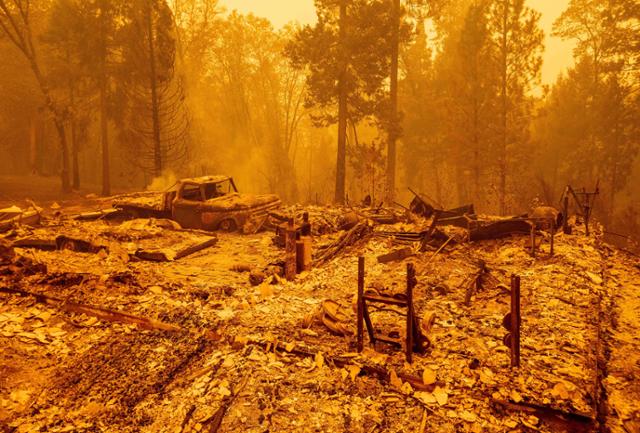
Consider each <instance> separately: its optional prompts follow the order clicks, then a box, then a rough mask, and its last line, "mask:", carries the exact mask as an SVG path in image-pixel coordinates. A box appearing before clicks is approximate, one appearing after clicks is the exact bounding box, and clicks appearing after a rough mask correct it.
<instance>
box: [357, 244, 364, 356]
mask: <svg viewBox="0 0 640 433" xmlns="http://www.w3.org/2000/svg"><path fill="white" fill-rule="evenodd" d="M363 322H364V257H362V256H360V257H358V323H357V326H358V352H362V349H363V346H364V326H363Z"/></svg>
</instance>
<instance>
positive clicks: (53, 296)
mask: <svg viewBox="0 0 640 433" xmlns="http://www.w3.org/2000/svg"><path fill="white" fill-rule="evenodd" d="M287 211H290V212H291V213H290V214H289V215H292V216H293V215H295V216H299V217H301V216H302V214H304V213H305V212H307V213H308V214H309V219H310V221H311V230H312V234H313V235H314V236H313V243H314V249H313V251H314V257H313V258H314V260H313V266H312V268H311V269H306V270H302V271H301V272H300V273H299V274H298V275H297V276H296V278H295V279H294V280H291V281H287V280H286V279H284V278H281V277H280V274H279V273H277V272H275V273H274V272H271V269H272V268H273V267H274V266H275V265H274V264H278V263H282V261H283V257H284V255H285V254H286V252H285V251H283V250H282V249H281V248H279V247H278V246H277V245H274V243H273V235H272V234H271V233H266V232H262V233H256V234H251V235H240V234H234V233H220V234H218V235H217V236H215V237H214V236H213V235H212V234H211V233H209V232H202V231H199V230H183V229H181V228H179V227H176V226H175V224H174V223H173V222H171V221H165V220H161V219H157V220H133V221H128V222H125V223H121V224H120V223H118V222H115V221H107V220H105V219H98V220H95V221H84V220H83V221H81V220H78V219H66V218H62V219H56V220H55V221H49V222H47V221H44V222H43V225H42V226H41V227H39V228H28V227H24V226H22V227H20V228H19V229H15V230H13V232H11V233H9V234H8V235H7V236H6V237H5V238H3V239H0V344H2V345H3V351H2V357H1V358H0V373H1V374H0V426H2V428H4V429H6V430H10V431H15V432H31V431H38V430H40V431H50V432H62V431H105V432H109V431H112V432H116V431H117V432H120V431H149V432H155V431H172V432H174V431H175V432H190V431H194V432H196V431H211V432H216V431H243V432H245V431H246V432H263V431H267V430H268V431H353V432H371V431H396V430H397V429H398V428H399V426H403V427H402V428H403V429H405V430H407V431H423V432H424V431H439V432H440V431H441V432H454V431H458V432H480V431H487V432H511V431H541V432H574V431H585V432H589V431H597V429H598V428H599V426H607V427H608V428H610V429H611V431H615V432H618V431H619V432H625V431H636V430H637V429H638V425H639V423H640V407H639V406H638V401H640V384H639V383H638V379H637V378H638V377H640V358H639V355H638V354H639V353H640V342H639V341H638V339H637V332H638V329H637V328H638V325H637V323H636V322H637V317H638V316H639V315H640V287H639V283H638V282H639V281H640V269H638V268H637V267H636V265H637V261H634V259H632V257H631V256H628V255H626V253H624V252H622V251H620V250H617V249H614V248H612V247H610V246H608V245H606V244H603V243H602V242H601V237H600V234H601V229H600V227H599V226H598V225H597V224H595V222H593V221H592V224H591V227H590V228H591V231H592V235H591V236H589V237H587V236H586V234H585V232H584V230H583V227H582V226H579V225H576V224H575V221H574V220H571V223H572V225H573V227H572V228H573V233H572V234H571V235H569V234H565V233H563V232H560V233H559V234H557V235H556V239H555V241H556V242H555V254H554V255H553V256H551V255H550V254H546V253H547V252H548V251H549V249H550V245H549V244H548V243H544V244H542V245H540V246H538V249H539V250H540V251H542V252H543V253H544V254H538V255H536V256H532V255H531V251H530V248H529V247H530V237H529V234H530V232H529V231H527V232H526V233H525V234H523V235H510V236H504V237H503V236H498V237H497V238H491V239H486V240H478V241H475V242H468V240H469V233H470V232H469V230H468V228H462V227H459V226H457V225H451V224H438V218H437V216H435V215H434V216H432V217H431V218H423V217H416V216H415V215H414V216H410V217H407V216H406V215H403V214H401V213H398V212H395V211H392V210H389V211H388V212H387V211H386V210H384V209H382V208H379V209H374V210H362V209H354V210H352V211H351V210H349V212H345V210H344V209H342V210H335V209H334V210H332V211H331V212H330V211H328V210H325V209H324V208H318V207H309V208H303V207H295V208H290V209H287ZM351 212H353V214H355V218H354V217H353V215H346V214H348V213H351ZM381 215H384V217H383V216H381ZM389 215H394V217H393V218H391V217H389ZM493 220H494V221H496V219H493ZM323 226H324V227H325V228H323V229H320V227H323ZM529 227H531V226H530V225H529ZM540 229H541V230H540ZM540 229H538V228H536V229H535V230H536V231H538V230H540V231H539V233H538V236H539V237H542V236H544V237H548V236H549V232H548V231H547V230H548V228H544V227H541V228H540ZM594 231H595V235H594V234H593V232H594ZM321 232H322V234H321ZM59 236H65V238H66V239H72V240H74V241H76V240H82V241H85V242H87V243H89V244H90V245H93V246H100V247H101V249H100V250H98V251H97V252H95V251H91V250H90V249H89V250H87V249H82V248H75V246H74V247H73V248H71V245H69V244H65V247H64V248H59V246H58V244H57V239H58V237H59ZM28 239H32V240H34V239H45V240H49V241H51V240H53V244H54V247H53V248H34V246H35V245H34V243H33V242H34V241H31V244H29V242H26V240H28ZM211 239H215V241H211ZM202 242H211V244H210V245H208V246H207V247H206V248H204V249H198V250H194V251H192V253H191V254H189V255H184V256H180V253H179V252H180V251H184V249H185V248H189V247H190V246H193V245H202ZM141 251H144V252H146V254H149V255H150V257H156V258H157V257H160V255H161V254H162V255H164V258H166V259H167V260H171V259H172V261H165V260H164V259H162V260H154V261H141V260H140V259H141V258H144V257H140V252H141ZM179 256H180V257H179ZM360 256H362V257H363V258H364V262H363V263H366V266H362V267H361V268H360V269H361V270H362V272H363V275H364V278H363V279H362V286H361V288H362V295H363V296H364V297H365V298H366V300H367V302H366V305H367V309H368V310H367V316H368V317H369V319H370V322H371V327H370V332H371V334H373V335H375V336H376V337H389V338H391V337H392V338H394V339H395V341H398V342H399V343H400V344H399V345H397V344H394V345H388V344H383V341H377V342H375V343H374V344H371V343H370V339H369V338H367V335H366V334H368V333H369V331H368V330H367V331H365V329H366V328H364V327H363V328H362V332H363V333H365V334H364V335H363V334H362V333H361V335H363V336H364V338H363V344H362V350H361V351H358V349H359V347H358V343H359V341H358V320H357V319H358V310H359V306H360V305H362V304H361V303H360V302H359V301H358V289H359V278H358V270H359V267H358V257H360ZM147 258H149V257H147ZM178 259H179V260H178ZM25 263H29V265H24V264H25ZM19 264H23V266H19ZM408 265H410V266H408ZM408 268H409V269H413V271H415V280H413V279H409V280H408V279H407V269H408ZM413 271H412V272H413ZM513 275H517V276H519V277H520V281H521V296H520V298H521V300H520V302H521V306H520V307H521V311H520V315H521V328H520V367H518V368H512V367H511V359H510V354H509V351H510V348H509V347H507V346H506V345H505V343H504V341H505V335H506V334H507V332H508V331H507V330H506V329H505V328H504V327H503V322H504V318H505V314H507V313H508V312H509V311H510V302H511V300H510V299H511V297H510V292H509V291H510V281H511V278H512V276H513ZM408 281H411V282H412V283H411V284H412V285H411V288H412V290H411V296H410V297H411V299H412V302H411V303H410V304H411V306H412V307H411V309H412V314H411V316H409V315H408V314H406V313H403V314H404V315H399V314H398V312H399V311H400V312H401V311H402V308H404V307H407V306H408V305H409V303H407V298H406V296H407V283H408ZM403 296H404V297H403ZM372 299H373V300H375V299H378V300H379V299H385V300H394V302H391V303H386V304H385V303H382V304H381V303H377V302H370V301H371V300H372ZM396 301H397V302H396ZM405 310H406V309H405ZM408 317H410V319H407V318H408ZM363 319H364V317H363ZM414 323H415V324H416V325H417V326H415V327H414V326H413V325H414ZM367 328H369V327H367ZM407 331H409V332H407ZM413 338H421V339H422V340H421V341H423V343H424V345H423V349H424V350H419V351H415V350H414V351H412V354H411V357H408V356H407V353H405V352H406V351H405V350H404V349H405V348H406V347H412V346H413V345H411V344H408V345H407V343H408V342H410V341H411V339H413ZM376 340H380V339H379V338H376ZM413 341H415V340H413ZM408 360H409V361H410V362H407V361H408Z"/></svg>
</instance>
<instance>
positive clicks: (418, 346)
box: [357, 257, 430, 363]
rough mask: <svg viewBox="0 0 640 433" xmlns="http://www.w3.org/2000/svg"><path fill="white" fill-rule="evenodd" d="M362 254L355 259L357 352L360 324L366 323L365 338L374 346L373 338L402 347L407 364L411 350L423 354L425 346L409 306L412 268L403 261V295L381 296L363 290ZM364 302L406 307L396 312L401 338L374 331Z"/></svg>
mask: <svg viewBox="0 0 640 433" xmlns="http://www.w3.org/2000/svg"><path fill="white" fill-rule="evenodd" d="M364 278H365V275H364V257H359V258H358V299H357V302H358V307H357V308H358V316H357V329H358V351H359V352H362V350H363V341H364V330H363V323H365V324H366V326H367V332H368V334H369V341H370V343H371V344H372V345H374V344H375V343H376V342H377V341H380V342H382V343H387V344H392V345H396V346H400V347H404V351H405V357H406V359H407V362H409V363H411V361H412V359H413V352H417V353H424V352H425V351H426V349H427V348H428V347H429V344H430V343H429V340H428V339H427V338H426V337H425V336H424V335H422V332H421V330H420V324H419V321H418V318H417V317H416V315H415V310H414V305H413V289H414V287H415V285H416V283H417V280H416V277H415V268H414V265H413V264H412V263H407V290H406V293H405V294H404V295H400V294H398V295H396V296H389V295H381V294H379V293H376V292H375V291H364ZM367 303H371V304H384V305H390V306H393V307H398V308H400V309H406V311H404V312H399V311H396V310H394V311H396V312H397V313H398V314H401V315H404V316H405V320H406V332H405V338H404V341H403V339H402V338H401V337H400V336H399V333H395V334H398V335H393V334H394V333H391V334H389V335H388V336H385V335H380V334H376V333H375V330H374V327H373V323H372V322H371V314H370V312H369V308H368V307H367Z"/></svg>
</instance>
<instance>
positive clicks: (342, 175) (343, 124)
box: [335, 0, 348, 204]
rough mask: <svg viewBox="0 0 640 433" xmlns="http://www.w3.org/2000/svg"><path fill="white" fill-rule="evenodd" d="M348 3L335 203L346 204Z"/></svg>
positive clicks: (343, 13)
mask: <svg viewBox="0 0 640 433" xmlns="http://www.w3.org/2000/svg"><path fill="white" fill-rule="evenodd" d="M346 25H347V1H346V0H341V1H340V78H339V82H338V92H339V94H338V160H337V164H336V194H335V202H336V203H338V204H342V203H344V198H345V197H344V196H345V184H346V176H347V116H348V115H347V83H346V80H347V56H346V50H345V46H344V45H345V43H346V35H347V29H346Z"/></svg>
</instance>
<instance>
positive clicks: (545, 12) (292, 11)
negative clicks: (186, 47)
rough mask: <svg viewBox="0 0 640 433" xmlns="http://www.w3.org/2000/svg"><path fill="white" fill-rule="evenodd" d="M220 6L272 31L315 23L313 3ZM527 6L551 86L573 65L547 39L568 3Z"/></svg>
mask: <svg viewBox="0 0 640 433" xmlns="http://www.w3.org/2000/svg"><path fill="white" fill-rule="evenodd" d="M220 4H221V5H222V6H224V7H225V8H226V9H227V11H232V10H234V9H235V10H238V12H241V13H253V14H254V15H256V16H260V17H264V18H267V19H269V20H270V21H271V22H272V23H273V25H274V27H276V28H280V27H282V26H283V25H285V24H286V23H288V22H290V21H297V22H299V23H301V24H309V23H313V22H314V21H315V9H314V6H313V0H220ZM528 4H529V6H530V7H532V8H533V9H535V10H537V11H539V12H540V14H541V18H540V24H541V26H542V28H543V29H544V32H545V35H546V38H545V54H544V64H543V66H542V83H543V84H551V83H553V82H554V81H555V79H556V78H557V76H558V74H560V73H561V72H562V71H564V70H565V69H566V68H568V67H570V66H572V65H573V55H572V50H573V46H574V44H573V43H572V42H570V41H563V40H561V39H560V38H556V37H553V36H551V32H552V28H553V22H554V21H555V20H556V18H558V17H559V16H560V14H561V13H562V11H563V10H565V9H566V7H567V5H568V4H569V0H528Z"/></svg>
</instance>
